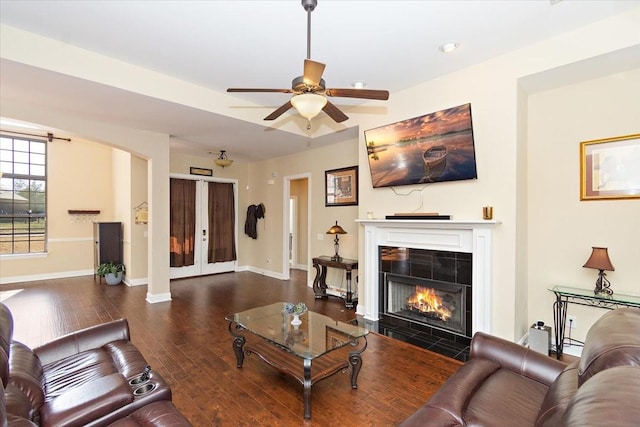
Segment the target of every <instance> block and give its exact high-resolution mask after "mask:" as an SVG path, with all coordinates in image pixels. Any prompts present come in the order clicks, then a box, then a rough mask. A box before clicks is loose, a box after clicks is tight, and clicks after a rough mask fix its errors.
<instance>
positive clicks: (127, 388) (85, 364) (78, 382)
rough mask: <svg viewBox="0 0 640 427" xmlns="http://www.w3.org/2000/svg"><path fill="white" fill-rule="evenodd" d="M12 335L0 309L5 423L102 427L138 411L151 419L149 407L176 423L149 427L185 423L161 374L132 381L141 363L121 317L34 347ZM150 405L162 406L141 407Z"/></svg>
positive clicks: (143, 363)
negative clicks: (13, 338) (6, 420)
mask: <svg viewBox="0 0 640 427" xmlns="http://www.w3.org/2000/svg"><path fill="white" fill-rule="evenodd" d="M12 334H13V320H12V318H11V314H10V312H9V310H8V308H7V307H6V306H5V305H4V304H0V375H1V377H0V378H1V379H2V384H3V388H4V393H3V397H4V401H5V406H6V408H5V411H6V412H7V414H8V415H7V419H9V418H10V417H9V415H10V416H11V421H12V422H11V424H10V425H11V426H13V425H22V424H18V421H20V422H27V421H28V422H31V423H34V425H41V426H61V425H64V426H81V425H82V426H105V425H108V424H110V423H113V422H115V421H117V420H120V419H123V418H126V417H129V416H130V415H131V414H134V413H136V412H137V413H138V415H140V414H142V416H143V418H144V415H145V414H146V415H148V416H153V417H155V418H157V416H158V412H157V409H156V411H153V410H152V409H153V408H161V409H164V410H165V411H167V412H166V414H169V415H170V417H169V418H171V419H172V420H174V421H175V420H180V423H175V422H173V421H172V422H171V423H169V424H163V423H157V424H150V425H157V426H162V425H177V426H179V425H182V426H189V425H190V423H189V422H188V421H187V420H186V418H184V417H183V416H182V414H180V413H179V411H178V410H177V409H176V408H175V406H173V404H171V402H170V400H171V389H170V388H169V385H168V384H167V383H166V382H165V380H164V379H163V378H162V376H161V375H160V374H158V373H157V372H155V371H151V372H150V373H149V374H148V377H146V376H145V378H143V380H139V381H134V380H135V379H139V377H140V374H141V373H142V372H143V371H144V370H145V367H146V366H147V362H146V360H145V359H144V357H143V356H142V354H141V353H140V351H139V350H138V349H137V348H136V347H135V346H134V345H133V344H132V343H131V341H130V340H129V338H130V335H129V326H128V323H127V321H126V320H124V319H120V320H115V321H112V322H108V323H104V324H101V325H97V326H93V327H90V328H86V329H83V330H80V331H76V332H73V333H70V334H68V335H65V336H62V337H60V338H57V339H55V340H53V341H51V342H49V343H47V344H45V345H43V346H40V347H36V348H34V349H31V348H29V347H27V346H26V345H24V344H22V343H19V342H16V341H12ZM154 402H168V404H166V403H163V404H159V405H154V406H153V407H150V408H151V409H147V410H144V409H143V408H145V407H147V405H150V404H152V403H154ZM138 411H139V412H138ZM161 412H162V411H161ZM166 414H165V415H166ZM139 419H141V418H140V417H139ZM24 425H29V424H24Z"/></svg>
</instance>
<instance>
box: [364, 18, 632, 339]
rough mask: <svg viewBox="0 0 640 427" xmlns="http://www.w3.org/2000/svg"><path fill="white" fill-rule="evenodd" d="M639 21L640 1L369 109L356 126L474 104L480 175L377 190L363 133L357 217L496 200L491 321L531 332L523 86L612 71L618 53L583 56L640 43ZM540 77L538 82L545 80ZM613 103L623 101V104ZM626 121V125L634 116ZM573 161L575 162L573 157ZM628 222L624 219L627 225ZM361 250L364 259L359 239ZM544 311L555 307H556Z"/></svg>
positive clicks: (476, 212) (472, 212)
mask: <svg viewBox="0 0 640 427" xmlns="http://www.w3.org/2000/svg"><path fill="white" fill-rule="evenodd" d="M639 23H640V8H638V9H636V10H634V11H633V12H631V13H628V14H623V15H621V16H620V17H616V18H612V19H607V20H603V21H600V22H597V23H595V24H593V25H590V26H586V27H583V28H581V29H579V30H576V31H573V32H569V33H566V34H563V35H561V36H558V37H555V38H553V39H549V40H546V41H544V42H541V43H537V44H535V45H531V46H529V47H527V48H524V49H521V50H519V51H516V52H513V53H510V54H507V55H503V56H500V57H497V58H494V59H491V60H489V61H486V62H484V63H481V64H478V65H476V66H472V67H469V68H466V69H463V70H461V71H459V72H455V73H451V74H448V75H445V76H443V77H441V78H438V79H435V80H432V81H428V82H425V83H423V84H421V85H418V86H416V87H413V88H411V89H410V90H406V91H402V92H398V93H393V94H392V96H391V99H390V101H389V102H388V105H387V109H388V114H387V115H386V116H385V117H382V118H381V117H378V116H370V117H363V118H362V119H361V120H360V122H359V125H360V128H361V129H363V130H366V129H371V128H375V127H378V126H381V125H384V124H388V123H392V122H395V121H399V120H403V119H407V118H411V117H416V116H419V115H422V114H426V113H431V112H434V111H438V110H442V109H445V108H449V107H453V106H456V105H461V104H464V103H467V102H470V103H471V109H472V116H473V128H474V137H475V148H476V160H477V170H478V179H477V180H469V181H459V182H450V183H438V184H430V185H424V186H413V187H405V188H402V187H399V188H396V191H393V190H391V189H388V188H381V189H374V188H372V187H371V179H370V175H369V170H368V167H367V166H366V165H367V152H366V147H365V141H364V135H363V133H361V134H360V141H359V143H358V147H359V160H360V162H359V163H360V165H361V169H360V178H361V182H360V191H361V193H360V194H361V197H360V200H361V202H360V205H359V216H360V217H361V218H365V216H366V212H369V211H371V212H373V213H374V215H375V216H376V217H378V218H384V215H387V214H392V213H394V212H413V211H418V212H440V213H442V214H450V215H452V217H453V218H454V219H463V220H464V219H480V218H481V207H482V206H484V205H492V206H494V217H495V219H497V220H499V221H501V224H500V225H498V226H497V227H496V228H495V230H494V233H493V249H494V261H493V273H492V286H493V291H492V297H491V301H492V315H491V328H492V332H493V333H495V334H496V335H498V336H501V337H504V338H507V339H519V338H520V337H521V336H522V335H523V334H524V333H525V332H526V331H527V328H528V326H529V324H530V322H532V321H533V320H536V319H532V314H531V313H529V312H528V310H527V309H528V307H530V305H529V301H528V299H529V295H528V289H529V288H530V287H532V286H533V287H538V286H544V285H541V284H539V283H530V282H529V283H528V280H530V278H529V277H528V275H527V272H528V271H531V270H533V269H543V268H544V266H540V265H536V264H533V263H532V261H531V259H528V260H527V254H526V252H527V251H528V252H529V254H531V252H532V251H533V250H540V249H539V248H532V247H531V246H530V245H529V243H528V238H529V237H530V236H528V234H527V230H526V229H523V228H524V227H526V224H527V222H526V221H527V215H528V212H527V210H526V206H527V203H528V201H527V200H523V199H522V197H523V195H522V191H523V189H524V191H526V183H525V180H526V179H527V175H526V174H525V172H524V171H523V170H522V169H519V168H520V167H522V166H525V167H526V166H528V163H526V162H525V159H526V152H523V150H526V149H527V147H528V146H529V145H530V141H527V140H526V136H527V132H526V129H527V128H528V127H529V126H530V125H531V124H530V123H529V121H528V115H527V112H526V97H527V96H528V95H529V94H530V93H532V92H528V93H527V92H524V91H523V90H522V89H521V84H522V82H523V80H525V79H527V78H529V77H530V76H534V75H537V76H540V78H539V80H545V79H551V78H556V79H558V80H559V81H560V80H562V79H564V81H565V82H567V81H568V82H575V81H577V80H584V79H585V76H588V75H589V73H594V72H595V71H596V70H598V71H600V72H602V73H604V74H605V75H606V74H611V72H612V71H608V72H607V70H615V67H616V64H617V63H616V60H615V59H614V58H611V57H606V58H603V60H602V61H600V62H599V63H597V64H596V63H592V62H589V63H586V61H587V60H588V59H590V58H600V57H602V56H604V55H605V54H607V53H611V52H616V51H620V52H623V51H624V50H625V49H629V50H635V51H637V50H638V46H639V45H640V33H639V32H638V31H637V28H638V24H639ZM604 41H606V43H605V42H604ZM569 65H572V67H571V68H569V69H568V71H569V72H570V73H567V72H564V73H560V74H561V75H560V76H556V75H552V74H553V73H551V71H552V70H554V69H563V68H564V67H568V66H569ZM565 71H566V70H565ZM617 71H620V70H617ZM546 73H549V76H547V75H546ZM537 83H538V86H540V81H537ZM547 83H548V81H547ZM565 84H566V83H565ZM523 98H524V99H523ZM616 108H619V109H625V108H627V106H625V105H622V106H617V107H616ZM632 111H633V110H632ZM565 114H566V113H565ZM624 115H625V116H626V113H625V114H624ZM637 122H638V121H637V109H636V119H635V120H633V121H632V124H633V125H634V126H637ZM625 127H626V128H628V127H629V123H627V124H626V126H625ZM626 130H627V129H625V131H626ZM609 132H610V133H613V134H624V131H623V129H620V130H616V129H614V128H613V127H612V128H610V129H609ZM576 150H577V148H576ZM576 153H577V151H576ZM576 155H577V154H576ZM574 161H577V159H576V158H575V157H574ZM525 171H526V169H525ZM416 190H418V191H416ZM627 206H629V205H627ZM528 219H529V220H530V219H531V218H528ZM632 225H633V224H631V223H627V224H626V226H627V227H631V226H632ZM629 245H634V243H632V242H626V243H625V247H624V248H620V249H621V250H623V251H624V250H626V247H628V246H629ZM584 246H585V245H584V244H577V243H576V244H575V248H574V249H575V250H576V251H584ZM586 246H588V245H586ZM523 251H524V253H523ZM359 254H360V257H361V258H362V256H363V254H364V251H363V248H362V244H360V249H359ZM581 256H582V255H581ZM636 272H637V270H636ZM636 276H637V274H636ZM367 280H369V279H368V278H367V277H363V275H362V274H361V275H360V283H359V291H360V293H361V294H362V292H363V289H364V283H365V282H366V281H367ZM545 285H546V284H545ZM530 302H531V304H533V303H534V301H530ZM545 304H546V303H545ZM548 310H551V307H550V306H549V307H548ZM548 313H550V311H549V312H548ZM536 315H537V314H536Z"/></svg>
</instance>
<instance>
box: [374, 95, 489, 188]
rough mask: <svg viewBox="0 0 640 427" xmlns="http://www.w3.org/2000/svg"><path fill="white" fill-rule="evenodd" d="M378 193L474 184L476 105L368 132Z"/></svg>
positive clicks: (452, 109) (428, 115) (459, 107)
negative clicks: (422, 186) (421, 186)
mask: <svg viewBox="0 0 640 427" xmlns="http://www.w3.org/2000/svg"><path fill="white" fill-rule="evenodd" d="M364 138H365V142H366V144H367V154H368V156H367V157H368V158H369V170H370V171H371V182H372V184H373V187H374V188H378V187H395V186H400V185H413V184H424V183H432V182H445V181H459V180H463V179H475V178H477V177H478V176H477V173H476V155H475V148H474V142H473V126H472V123H471V104H464V105H460V106H458V107H453V108H449V109H446V110H441V111H437V112H435V113H430V114H426V115H424V116H420V117H415V118H412V119H407V120H403V121H401V122H397V123H392V124H389V125H386V126H382V127H379V128H375V129H370V130H366V131H365V132H364Z"/></svg>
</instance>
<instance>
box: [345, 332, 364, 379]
mask: <svg viewBox="0 0 640 427" xmlns="http://www.w3.org/2000/svg"><path fill="white" fill-rule="evenodd" d="M362 339H363V340H364V346H363V347H362V348H361V349H360V350H357V351H352V352H351V353H349V364H350V365H351V388H358V374H359V373H360V368H362V356H361V354H362V352H363V351H365V350H366V349H367V337H362ZM352 345H357V340H356V341H354V342H353V343H352Z"/></svg>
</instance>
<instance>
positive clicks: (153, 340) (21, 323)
mask: <svg viewBox="0 0 640 427" xmlns="http://www.w3.org/2000/svg"><path fill="white" fill-rule="evenodd" d="M291 277H292V278H291V280H287V281H282V280H277V279H272V278H268V277H265V276H262V275H259V274H255V273H250V272H239V273H226V274H218V275H212V276H204V277H198V278H191V279H182V280H174V281H172V282H171V294H172V300H171V301H170V302H162V303H157V304H148V303H147V302H146V301H145V298H146V292H147V289H146V286H137V287H126V286H107V285H106V284H104V282H99V281H98V280H97V279H96V280H94V278H93V276H86V277H76V278H69V279H57V280H46V281H38V282H30V283H22V284H21V283H18V284H12V285H3V286H2V288H1V289H0V291H2V294H1V295H2V299H3V302H4V303H6V304H7V305H8V306H9V307H10V308H11V310H12V312H13V314H14V319H15V329H14V338H15V339H16V340H17V341H21V342H24V343H25V344H27V345H29V346H31V347H34V346H37V345H40V344H43V343H45V342H47V341H50V340H51V339H53V338H55V337H57V336H60V335H63V334H65V333H68V332H72V331H74V330H77V329H79V328H84V327H87V326H91V325H96V324H99V323H103V322H105V321H110V320H114V319H118V318H123V317H124V318H127V320H128V322H129V326H130V329H131V339H132V341H133V343H134V344H135V345H136V346H138V347H139V348H140V351H141V352H142V353H143V354H144V356H145V357H146V358H147V360H148V361H149V363H150V364H151V366H152V369H154V370H157V371H158V372H160V373H161V375H162V376H163V377H164V378H165V379H166V380H167V382H168V383H169V384H170V385H171V388H172V390H173V401H174V403H175V404H176V406H177V407H178V408H179V409H180V410H181V411H182V412H183V413H184V414H185V416H186V417H187V418H189V419H190V420H191V422H192V423H193V424H194V426H252V427H256V426H257V427H261V426H264V427H267V426H269V427H271V426H322V427H325V426H340V427H350V426H358V427H360V426H393V425H397V424H398V423H399V422H400V421H402V420H404V419H405V418H406V417H408V416H409V415H410V414H411V413H413V412H414V411H415V410H416V409H417V408H418V407H419V406H421V405H422V404H423V403H424V402H425V401H426V400H427V399H428V398H429V397H430V396H431V395H432V394H433V393H434V392H435V391H436V390H437V389H438V388H439V387H440V385H441V384H442V383H443V382H444V381H445V380H446V379H447V378H448V377H449V376H450V375H451V374H452V373H453V372H455V371H456V370H457V369H458V368H459V366H460V363H459V362H457V361H455V360H453V359H450V358H447V357H444V356H441V355H437V354H435V353H431V352H429V351H427V350H424V349H421V348H418V347H415V346H412V345H410V344H407V343H403V342H400V341H397V340H394V339H391V338H388V337H384V336H381V335H377V334H374V333H372V334H369V336H368V338H367V340H368V348H367V350H366V351H365V352H364V353H363V355H362V358H363V367H362V370H361V371H360V375H359V377H358V389H356V390H353V389H351V386H350V378H349V373H348V372H346V373H341V372H338V373H337V374H335V375H333V376H332V377H329V378H327V379H324V380H322V381H319V382H318V383H317V384H314V386H313V388H312V419H311V420H304V419H303V401H302V386H301V385H300V383H299V382H297V381H296V380H294V379H292V378H290V377H288V376H286V375H284V374H282V373H279V372H278V371H277V370H275V369H274V368H272V367H270V366H268V365H267V364H265V363H264V362H262V361H261V360H259V359H258V358H257V357H256V356H255V355H254V356H251V357H248V358H245V362H244V366H243V367H242V368H241V369H238V368H237V367H236V360H235V355H234V353H233V350H232V345H231V343H232V337H231V335H230V334H229V331H228V323H227V322H226V321H225V320H224V318H225V316H226V315H228V314H232V313H234V312H238V311H242V310H246V309H249V308H252V307H256V306H260V305H266V304H271V303H274V302H278V301H292V302H298V301H304V302H305V303H306V304H307V306H309V308H310V309H311V310H314V311H317V312H320V313H323V314H326V315H328V316H330V317H333V318H335V319H337V320H342V321H351V320H353V319H355V313H354V311H353V310H347V309H345V307H344V304H343V303H342V301H341V300H339V299H336V298H330V299H327V300H316V299H315V297H314V294H313V291H312V289H311V288H309V287H307V286H306V281H307V274H306V272H304V271H299V270H292V275H291ZM15 290H20V292H17V293H15V294H13V293H12V292H8V291H15Z"/></svg>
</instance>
